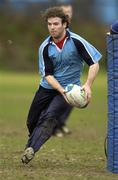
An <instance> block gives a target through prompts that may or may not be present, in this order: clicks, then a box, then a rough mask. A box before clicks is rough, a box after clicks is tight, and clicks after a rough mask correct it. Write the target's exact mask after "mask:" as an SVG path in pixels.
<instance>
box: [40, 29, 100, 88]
mask: <svg viewBox="0 0 118 180" xmlns="http://www.w3.org/2000/svg"><path fill="white" fill-rule="evenodd" d="M101 57H102V55H101V54H100V53H99V52H98V50H97V49H96V48H95V47H93V46H92V45H91V44H90V43H88V42H87V41H86V40H85V39H83V38H82V37H80V36H79V35H77V34H75V33H72V32H70V31H67V38H66V39H65V42H64V45H63V48H62V49H59V48H58V47H57V45H56V44H55V43H54V42H53V41H52V38H51V37H50V36H49V37H48V38H47V39H46V40H45V41H44V42H43V43H42V44H41V46H40V48H39V71H40V73H41V77H42V78H41V82H40V85H41V86H42V87H44V88H47V89H52V86H51V85H50V84H49V83H48V82H47V81H46V79H45V76H47V75H53V76H54V77H55V78H56V80H57V81H58V82H59V83H60V84H61V86H62V87H64V88H65V87H66V86H67V85H68V84H77V85H80V77H81V73H82V70H83V66H84V62H86V63H87V64H88V65H89V66H90V65H92V64H94V63H97V62H98V61H99V60H100V59H101Z"/></svg>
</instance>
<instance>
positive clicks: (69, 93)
mask: <svg viewBox="0 0 118 180" xmlns="http://www.w3.org/2000/svg"><path fill="white" fill-rule="evenodd" d="M65 90H66V98H67V102H68V103H69V104H70V105H72V106H75V107H78V108H84V107H86V106H87V105H88V100H87V97H86V94H85V91H84V90H83V89H82V88H81V86H78V85H76V84H69V85H68V86H66V88H65Z"/></svg>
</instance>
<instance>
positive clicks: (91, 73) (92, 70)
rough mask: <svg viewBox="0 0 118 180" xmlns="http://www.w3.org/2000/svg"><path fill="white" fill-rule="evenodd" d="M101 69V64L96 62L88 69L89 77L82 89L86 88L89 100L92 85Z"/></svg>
mask: <svg viewBox="0 0 118 180" xmlns="http://www.w3.org/2000/svg"><path fill="white" fill-rule="evenodd" d="M98 71H99V64H98V63H95V64H93V65H91V66H90V67H89V71H88V77H87V80H86V82H85V84H84V85H83V86H82V89H84V90H85V92H86V95H87V98H88V101H90V99H91V86H92V84H93V81H94V80H95V77H96V75H97V73H98Z"/></svg>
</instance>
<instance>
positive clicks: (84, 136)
mask: <svg viewBox="0 0 118 180" xmlns="http://www.w3.org/2000/svg"><path fill="white" fill-rule="evenodd" d="M38 81H39V77H38V74H37V75H35V74H25V73H6V72H0V180H30V179H32V180H78V179H79V180H115V179H118V176H117V175H115V174H111V173H109V172H107V171H106V158H105V155H104V138H105V136H106V127H107V90H106V84H107V83H106V74H105V73H99V75H98V77H97V79H96V81H95V83H94V86H93V98H92V101H91V104H90V105H89V106H88V108H87V109H82V110H79V109H74V110H73V112H72V114H71V116H70V117H69V120H68V127H69V128H70V129H71V131H72V134H70V135H68V136H66V137H64V138H57V137H52V138H51V139H50V140H49V141H48V142H47V143H46V144H45V145H44V146H43V147H42V149H41V150H40V151H39V152H38V153H37V154H36V156H35V158H34V159H33V161H32V162H30V163H29V164H28V165H26V166H24V165H22V164H21V162H20V158H21V155H22V152H23V149H24V145H25V143H26V140H27V129H26V125H25V123H26V117H27V113H28V109H29V105H30V103H31V101H32V98H33V95H34V93H35V90H36V89H37V87H38Z"/></svg>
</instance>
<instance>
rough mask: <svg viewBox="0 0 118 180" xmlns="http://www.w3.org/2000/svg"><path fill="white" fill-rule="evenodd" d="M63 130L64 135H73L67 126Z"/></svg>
mask: <svg viewBox="0 0 118 180" xmlns="http://www.w3.org/2000/svg"><path fill="white" fill-rule="evenodd" d="M61 129H62V132H63V133H64V134H70V133H71V131H70V130H69V129H68V127H67V126H62V127H61Z"/></svg>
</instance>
